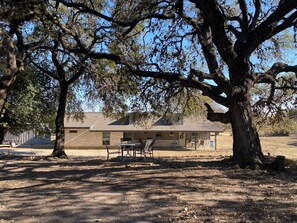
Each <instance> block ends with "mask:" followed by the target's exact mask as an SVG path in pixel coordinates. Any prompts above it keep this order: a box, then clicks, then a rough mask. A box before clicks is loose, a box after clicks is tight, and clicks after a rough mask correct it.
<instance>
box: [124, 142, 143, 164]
mask: <svg viewBox="0 0 297 223" xmlns="http://www.w3.org/2000/svg"><path fill="white" fill-rule="evenodd" d="M141 145H142V144H141V143H140V142H122V143H119V144H118V146H119V147H120V148H121V151H122V160H123V161H124V160H125V158H126V157H127V156H134V154H135V147H136V146H141ZM124 151H126V152H127V153H126V155H125V156H124ZM130 152H132V155H131V153H130Z"/></svg>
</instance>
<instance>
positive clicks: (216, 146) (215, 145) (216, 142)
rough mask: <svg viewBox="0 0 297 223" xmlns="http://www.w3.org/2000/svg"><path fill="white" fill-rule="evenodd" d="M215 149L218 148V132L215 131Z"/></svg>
mask: <svg viewBox="0 0 297 223" xmlns="http://www.w3.org/2000/svg"><path fill="white" fill-rule="evenodd" d="M215 150H217V133H216V132H215Z"/></svg>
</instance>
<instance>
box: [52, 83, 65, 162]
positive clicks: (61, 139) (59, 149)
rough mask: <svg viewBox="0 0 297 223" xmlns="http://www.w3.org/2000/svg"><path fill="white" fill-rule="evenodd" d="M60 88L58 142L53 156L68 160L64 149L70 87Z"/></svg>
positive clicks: (57, 122) (57, 119)
mask: <svg viewBox="0 0 297 223" xmlns="http://www.w3.org/2000/svg"><path fill="white" fill-rule="evenodd" d="M60 88H61V89H60V96H59V106H58V111H57V116H56V120H55V124H56V132H55V134H56V140H55V147H54V150H53V153H52V156H53V157H58V158H67V155H66V153H65V149H64V143H65V132H64V117H65V109H66V101H67V91H68V85H67V84H62V83H61V84H60Z"/></svg>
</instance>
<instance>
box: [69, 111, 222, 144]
mask: <svg viewBox="0 0 297 223" xmlns="http://www.w3.org/2000/svg"><path fill="white" fill-rule="evenodd" d="M84 115H85V118H84V119H83V120H75V119H72V118H69V119H68V118H67V119H65V122H64V125H65V148H66V149H67V148H99V147H102V146H103V142H106V143H107V144H109V145H116V144H118V143H120V142H121V141H122V140H132V141H142V142H144V141H145V140H146V139H149V138H153V139H156V142H155V147H172V148H176V147H185V148H195V149H197V148H199V147H213V148H216V145H217V143H216V136H217V134H218V133H220V132H222V131H223V130H222V128H221V127H220V126H218V125H217V124H215V123H213V122H210V121H208V120H203V119H202V118H194V117H178V118H177V119H176V118H175V119H174V121H173V120H172V119H169V118H150V119H148V120H144V121H139V122H138V121H134V120H133V116H132V115H128V116H126V117H123V118H121V119H118V120H113V119H111V118H108V117H105V116H104V115H103V113H100V112H86V113H84Z"/></svg>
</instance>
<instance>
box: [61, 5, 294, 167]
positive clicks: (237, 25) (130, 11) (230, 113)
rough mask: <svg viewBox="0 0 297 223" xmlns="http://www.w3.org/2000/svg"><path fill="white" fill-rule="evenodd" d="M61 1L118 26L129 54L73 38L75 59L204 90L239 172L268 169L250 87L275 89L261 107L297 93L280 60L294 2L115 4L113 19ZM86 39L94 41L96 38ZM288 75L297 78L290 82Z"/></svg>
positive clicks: (290, 67)
mask: <svg viewBox="0 0 297 223" xmlns="http://www.w3.org/2000/svg"><path fill="white" fill-rule="evenodd" d="M59 2H60V3H61V4H64V5H66V6H68V7H73V8H75V9H76V10H78V11H80V12H84V13H88V14H90V15H93V16H95V17H97V18H99V19H104V20H105V21H106V24H107V26H108V27H118V35H117V37H118V44H119V45H122V46H124V47H123V49H124V51H122V52H125V53H124V54H114V53H111V52H104V53H102V52H98V50H97V49H98V47H96V46H95V47H92V48H90V47H88V45H87V44H80V43H81V40H80V39H79V38H76V41H77V46H78V47H77V48H76V52H77V53H84V54H88V55H89V56H92V57H94V58H102V57H104V58H106V59H108V60H112V61H114V62H115V63H117V64H121V66H123V65H124V67H125V68H126V69H127V72H130V73H133V74H134V75H137V76H140V77H144V78H153V79H157V80H158V79H164V80H167V81H168V82H169V83H172V84H175V85H176V86H178V85H179V86H182V87H185V88H191V89H198V90H200V91H201V92H202V94H204V95H206V96H208V97H209V98H211V99H212V100H214V101H215V102H217V103H219V104H221V105H223V106H225V107H226V108H227V112H225V113H216V112H214V111H213V110H212V108H211V107H210V106H209V105H208V104H207V105H206V106H207V108H208V115H207V117H208V119H209V120H211V121H220V122H223V123H231V126H232V132H233V142H234V143H233V159H234V161H235V163H237V164H238V165H240V166H241V167H244V166H247V165H249V166H252V167H255V166H257V165H262V164H264V163H265V157H264V155H263V153H262V149H261V144H260V140H259V135H258V132H257V129H256V126H255V124H254V120H253V112H252V100H253V98H252V89H253V88H254V87H255V86H256V85H258V84H264V83H265V84H268V85H269V86H270V94H269V97H268V98H266V99H267V100H266V101H265V102H263V103H262V104H264V105H268V104H269V103H271V102H273V99H274V95H275V92H276V91H277V90H280V91H286V90H287V89H292V90H293V91H295V92H296V79H295V80H294V78H296V73H297V66H296V65H288V64H287V63H285V62H284V61H283V60H281V57H280V56H279V55H278V54H279V53H282V50H283V49H282V47H283V46H285V45H282V44H281V43H282V42H283V41H282V38H283V36H284V35H285V34H286V39H287V40H288V42H290V43H293V38H292V39H289V38H290V37H288V36H293V35H294V32H295V30H294V27H296V23H297V1H295V0H282V1H277V0H269V1H261V0H253V1H252V0H234V1H224V0H207V1H201V0H187V1H186V0H172V1H160V0H155V1H137V2H135V1H114V2H113V3H110V5H111V6H113V7H114V10H113V11H112V13H110V12H107V11H104V10H102V11H97V10H96V9H95V8H94V6H93V5H92V1H88V2H85V1H75V2H72V1H66V0H61V1H59ZM102 27H103V26H102V25H101V26H100V24H99V25H97V28H98V29H100V28H102ZM139 30H141V33H142V36H141V37H142V39H141V40H139V41H138V44H142V46H143V48H142V49H141V50H140V49H137V50H138V51H139V50H140V51H141V53H142V54H143V55H144V57H141V59H139V58H133V56H131V53H129V52H133V44H131V40H130V38H131V37H133V36H134V35H135V33H138V32H139ZM64 32H65V33H67V34H71V33H70V32H68V31H67V29H64ZM285 32H287V33H285ZM74 37H75V35H74ZM76 37H77V36H76ZM89 38H90V39H93V41H92V42H94V41H95V39H96V35H95V36H91V37H89ZM127 40H128V41H127ZM100 44H102V43H100ZM98 46H99V45H98ZM101 49H102V48H101ZM287 52H289V51H287ZM290 53H294V52H292V51H290ZM290 53H288V55H289V56H290ZM271 55H272V56H271ZM292 55H293V54H292ZM277 59H280V61H277ZM287 72H292V73H294V74H295V75H294V78H293V79H292V78H291V79H290V80H289V79H286V75H284V74H286V73H287Z"/></svg>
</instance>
